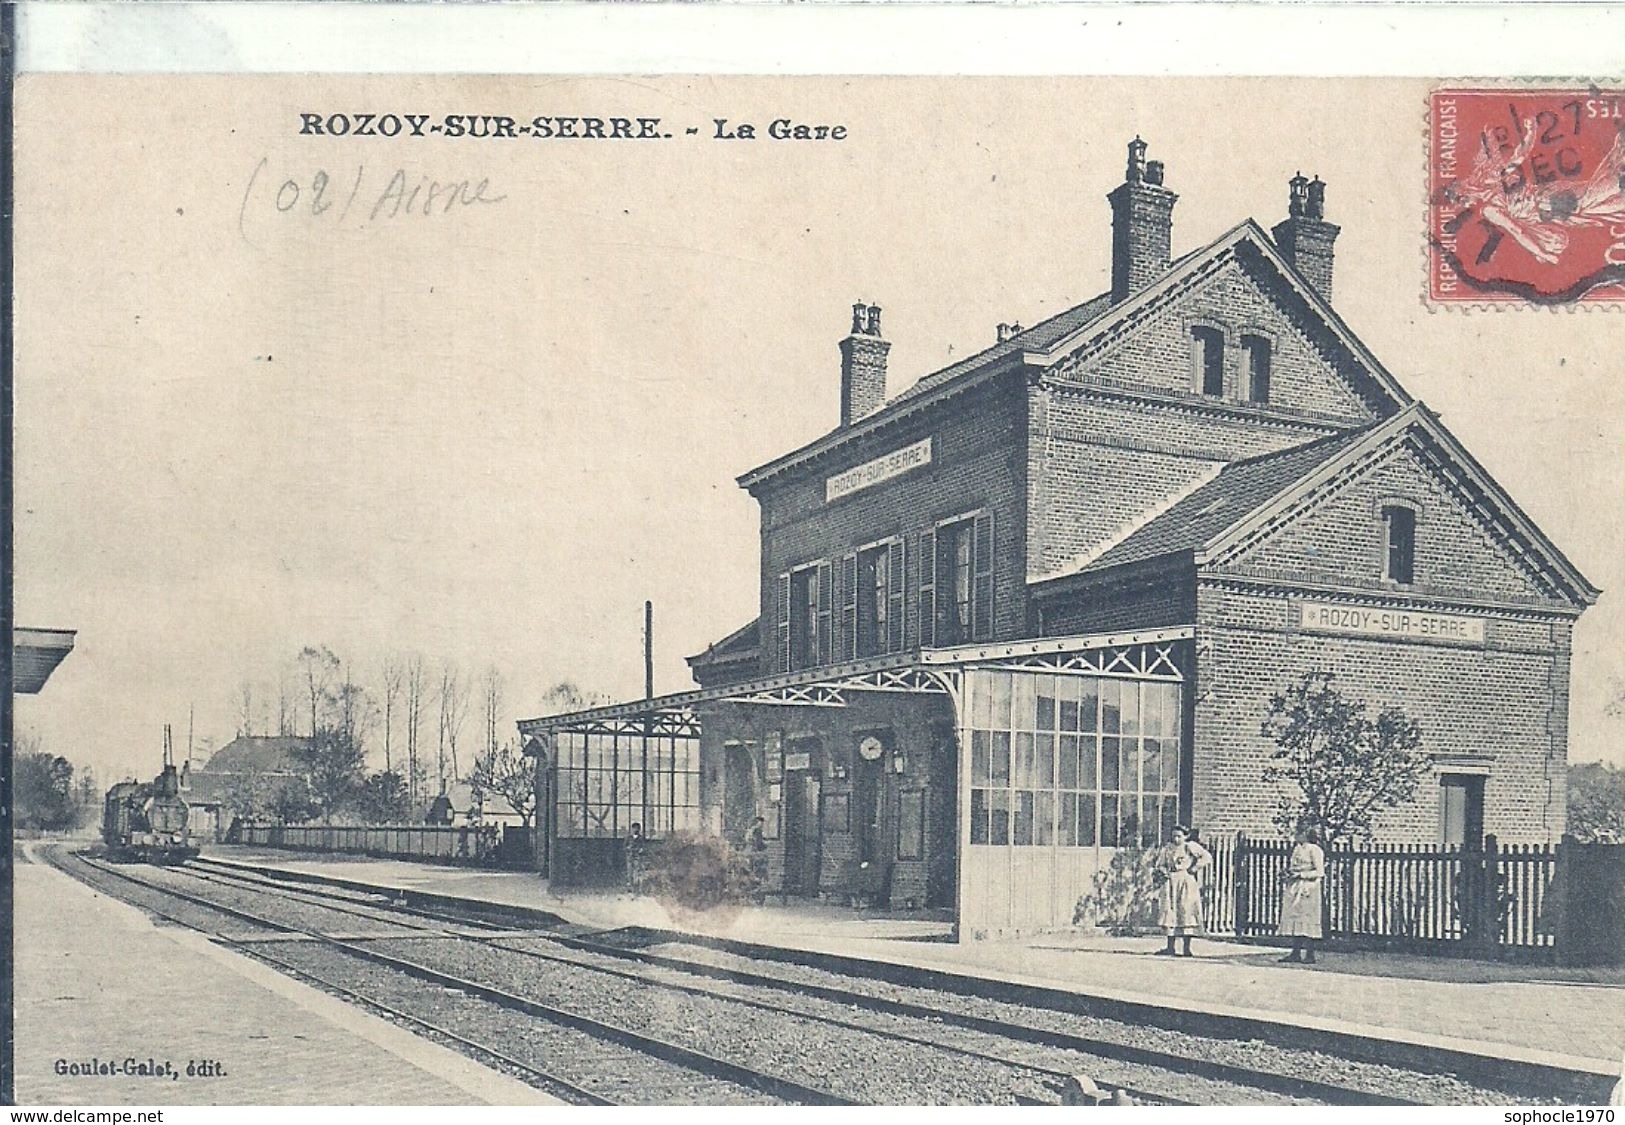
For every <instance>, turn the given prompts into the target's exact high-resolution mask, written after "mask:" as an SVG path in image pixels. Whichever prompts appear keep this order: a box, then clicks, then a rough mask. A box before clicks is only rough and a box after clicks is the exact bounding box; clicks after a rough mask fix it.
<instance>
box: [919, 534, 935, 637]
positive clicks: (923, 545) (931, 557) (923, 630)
mask: <svg viewBox="0 0 1625 1125" xmlns="http://www.w3.org/2000/svg"><path fill="white" fill-rule="evenodd" d="M916 554H917V555H918V556H919V571H920V577H919V581H918V583H917V584H916V585H915V597H916V598H917V599H918V602H917V605H916V606H915V612H916V614H918V617H919V643H920V647H921V648H933V647H935V645H936V643H937V533H936V529H934V528H927V529H926V530H925V531H922V532H920V549H919V551H917V552H916Z"/></svg>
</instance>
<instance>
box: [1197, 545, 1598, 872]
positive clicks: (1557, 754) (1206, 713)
mask: <svg viewBox="0 0 1625 1125" xmlns="http://www.w3.org/2000/svg"><path fill="white" fill-rule="evenodd" d="M1196 602H1197V648H1196V651H1197V657H1196V664H1197V667H1196V676H1197V683H1196V690H1195V692H1194V699H1195V733H1194V748H1193V754H1192V772H1191V776H1192V788H1193V800H1194V809H1193V816H1194V819H1195V821H1196V823H1198V824H1200V825H1201V826H1202V827H1203V829H1204V830H1211V831H1213V832H1232V831H1238V830H1239V831H1248V832H1260V831H1269V830H1270V827H1269V818H1270V815H1271V813H1272V812H1273V811H1274V808H1275V801H1276V797H1277V794H1276V793H1274V792H1268V791H1266V790H1265V788H1264V787H1263V786H1262V785H1261V784H1260V779H1261V774H1262V771H1263V769H1264V766H1265V765H1266V763H1267V761H1268V756H1269V753H1270V751H1271V750H1272V749H1273V743H1271V742H1270V741H1269V740H1268V739H1266V738H1265V737H1264V736H1263V735H1262V734H1261V733H1260V730H1259V726H1260V724H1261V723H1262V722H1263V719H1264V716H1265V714H1266V713H1267V711H1268V707H1269V699H1270V696H1271V695H1273V694H1275V693H1276V692H1279V691H1281V690H1283V689H1284V688H1285V687H1286V686H1287V685H1289V684H1290V683H1292V682H1293V681H1295V680H1296V679H1297V678H1299V677H1300V676H1302V675H1303V674H1304V673H1306V672H1310V671H1328V672H1331V673H1332V674H1333V675H1334V676H1336V682H1337V686H1338V688H1339V690H1341V691H1343V692H1344V693H1345V694H1346V695H1348V696H1350V697H1352V698H1356V699H1360V700H1363V701H1365V702H1366V704H1367V707H1368V713H1371V714H1375V713H1376V712H1377V711H1379V710H1381V709H1382V708H1383V707H1384V706H1387V705H1390V704H1392V705H1395V706H1398V707H1400V708H1401V709H1403V710H1404V711H1405V713H1406V714H1407V715H1409V716H1410V717H1411V718H1413V719H1415V720H1416V721H1417V722H1418V723H1419V724H1420V725H1421V727H1422V734H1423V749H1424V750H1425V751H1426V752H1428V753H1430V754H1445V755H1483V756H1487V757H1489V758H1491V759H1492V762H1493V765H1492V767H1491V773H1490V776H1489V779H1488V781H1487V782H1486V784H1485V793H1484V806H1485V813H1484V829H1485V831H1486V832H1493V833H1495V834H1497V835H1498V836H1500V838H1501V839H1502V840H1503V841H1504V842H1508V843H1534V842H1544V841H1548V840H1556V838H1557V836H1558V835H1559V834H1560V833H1561V832H1562V829H1563V820H1562V806H1561V793H1560V792H1558V791H1554V790H1553V788H1552V784H1553V781H1554V779H1555V778H1557V777H1559V776H1560V774H1561V770H1562V767H1563V764H1564V760H1565V757H1566V753H1567V747H1566V742H1565V740H1564V738H1563V736H1562V735H1561V734H1560V733H1555V732H1554V727H1556V728H1558V729H1561V728H1562V726H1563V721H1560V720H1558V719H1557V716H1565V717H1566V715H1567V712H1568V682H1567V675H1566V669H1567V660H1568V637H1567V623H1566V622H1563V621H1561V619H1557V618H1550V617H1546V618H1536V617H1534V616H1530V617H1520V616H1514V615H1512V614H1509V613H1496V612H1492V611H1484V612H1483V613H1482V614H1481V616H1482V617H1483V618H1484V620H1485V622H1486V638H1485V644H1484V645H1483V646H1482V647H1478V646H1468V645H1447V644H1436V643H1422V642H1417V641H1411V640H1389V639H1378V638H1368V637H1354V636H1335V635H1322V634H1317V633H1308V632H1304V631H1302V630H1300V629H1299V628H1298V623H1297V621H1296V620H1295V618H1294V616H1293V613H1294V611H1293V607H1292V604H1291V594H1290V592H1289V591H1287V590H1286V589H1282V590H1281V591H1280V592H1264V591H1261V590H1258V589H1256V588H1250V587H1248V586H1242V585H1236V584H1230V583H1227V582H1225V581H1224V580H1222V579H1221V578H1218V577H1204V578H1202V579H1201V580H1200V581H1199V585H1198V589H1197V594H1196ZM1372 604H1376V603H1372ZM1419 608H1421V607H1419ZM1564 721H1566V720H1564ZM1438 797H1439V793H1438V779H1437V776H1433V775H1430V776H1429V778H1428V779H1427V780H1426V781H1424V783H1423V785H1422V787H1421V789H1420V791H1419V792H1418V795H1417V799H1416V800H1415V801H1414V802H1413V803H1412V804H1410V805H1408V806H1405V807H1403V808H1401V809H1397V810H1394V811H1393V812H1391V813H1388V814H1385V815H1384V816H1383V817H1382V819H1381V821H1380V822H1379V826H1378V835H1377V838H1378V839H1379V840H1386V841H1394V842H1402V841H1412V842H1431V841H1433V840H1435V839H1436V838H1437V835H1438V831H1439V801H1438Z"/></svg>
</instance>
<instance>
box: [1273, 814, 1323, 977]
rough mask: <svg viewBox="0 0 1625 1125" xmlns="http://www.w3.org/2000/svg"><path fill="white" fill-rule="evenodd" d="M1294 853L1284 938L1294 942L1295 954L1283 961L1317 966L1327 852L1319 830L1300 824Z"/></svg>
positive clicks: (1288, 868) (1285, 903)
mask: <svg viewBox="0 0 1625 1125" xmlns="http://www.w3.org/2000/svg"><path fill="white" fill-rule="evenodd" d="M1293 841H1294V843H1293V845H1292V854H1291V855H1290V856H1288V857H1287V861H1286V888H1285V891H1284V893H1283V895H1282V898H1281V928H1280V929H1279V930H1278V931H1277V933H1279V934H1280V935H1281V936H1282V937H1289V938H1291V939H1292V952H1291V953H1289V954H1287V955H1286V956H1285V957H1283V958H1281V960H1283V961H1293V962H1303V963H1304V964H1307V965H1313V964H1314V963H1315V942H1316V941H1318V940H1320V936H1321V933H1320V911H1321V887H1322V885H1323V884H1324V883H1325V880H1326V853H1325V852H1324V851H1322V850H1321V848H1320V845H1319V844H1317V843H1316V842H1315V830H1314V828H1313V827H1311V826H1310V825H1307V824H1300V825H1299V826H1298V831H1297V832H1296V833H1295V834H1294V835H1293Z"/></svg>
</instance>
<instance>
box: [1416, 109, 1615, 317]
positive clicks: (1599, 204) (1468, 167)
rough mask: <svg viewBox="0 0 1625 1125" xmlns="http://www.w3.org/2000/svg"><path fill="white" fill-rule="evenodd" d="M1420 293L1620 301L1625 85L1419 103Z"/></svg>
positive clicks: (1453, 298) (1446, 298) (1487, 300)
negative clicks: (1423, 128) (1422, 134)
mask: <svg viewBox="0 0 1625 1125" xmlns="http://www.w3.org/2000/svg"><path fill="white" fill-rule="evenodd" d="M1429 110H1430V112H1429V147H1428V157H1429V158H1428V176H1429V185H1428V187H1429V191H1428V199H1429V206H1428V248H1427V262H1428V279H1427V281H1428V290H1427V292H1428V297H1429V299H1430V300H1431V301H1433V302H1436V303H1439V304H1461V303H1480V304H1493V305H1557V306H1561V305H1576V304H1581V303H1585V304H1599V303H1602V304H1607V303H1613V304H1625V87H1621V88H1617V89H1599V88H1597V87H1595V86H1591V87H1584V86H1580V85H1574V86H1570V87H1566V88H1564V87H1545V88H1540V89H1527V88H1518V87H1513V88H1503V89H1489V88H1480V89H1472V88H1448V87H1447V88H1441V89H1438V90H1435V91H1433V93H1432V94H1431V96H1430V99H1429Z"/></svg>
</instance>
